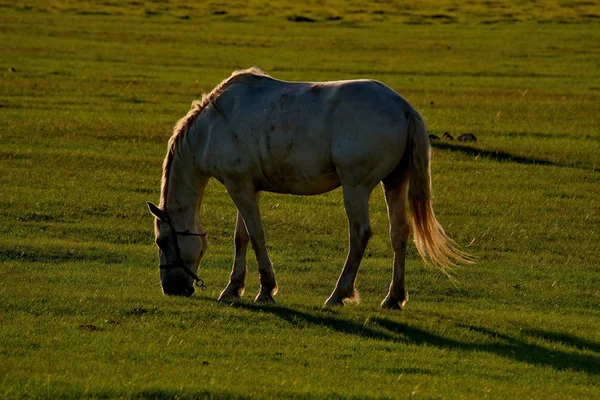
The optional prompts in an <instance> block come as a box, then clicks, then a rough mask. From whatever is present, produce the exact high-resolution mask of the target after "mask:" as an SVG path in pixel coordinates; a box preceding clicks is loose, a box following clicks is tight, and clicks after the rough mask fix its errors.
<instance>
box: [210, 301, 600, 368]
mask: <svg viewBox="0 0 600 400" xmlns="http://www.w3.org/2000/svg"><path fill="white" fill-rule="evenodd" d="M215 301H216V300H215ZM231 306H232V307H235V308H239V309H244V310H248V311H253V312H263V313H269V314H272V315H274V316H276V317H278V318H281V319H282V320H284V321H286V322H288V323H290V324H291V325H293V326H298V327H302V326H307V325H308V326H310V325H313V326H321V327H327V328H329V329H331V330H333V331H336V332H340V333H344V334H347V335H355V336H359V337H362V338H367V339H374V340H380V341H385V342H394V343H407V344H415V345H419V346H423V345H425V346H432V347H437V348H440V349H448V350H461V351H465V350H467V351H474V352H475V351H476V352H486V353H490V354H495V355H498V356H500V357H504V358H508V359H511V360H515V361H520V362H524V363H527V364H532V365H541V366H548V367H551V368H553V369H555V370H559V371H564V370H572V371H581V372H585V373H587V374H590V375H600V343H596V342H593V341H589V340H586V339H582V338H579V337H576V336H573V335H569V334H564V333H557V332H546V331H543V330H524V331H521V337H515V336H511V335H508V334H504V333H501V332H497V331H495V330H492V329H488V328H484V327H480V326H475V325H465V324H456V325H455V326H456V328H458V329H467V330H470V331H473V332H477V333H479V334H481V335H483V336H484V337H485V340H484V341H479V342H475V343H474V342H471V341H461V340H458V339H454V338H448V337H444V336H442V335H439V334H436V333H432V332H428V331H426V330H424V329H421V328H419V327H416V326H413V325H411V324H409V323H406V322H399V321H395V320H393V319H391V318H387V317H380V316H377V317H370V318H367V320H366V321H365V322H364V323H359V322H355V321H352V320H349V319H346V318H343V317H341V316H339V313H338V312H337V311H335V310H329V309H321V310H319V311H315V313H310V312H306V311H302V310H298V309H294V308H290V307H286V306H282V305H279V304H276V305H263V304H254V303H246V302H243V301H239V302H234V303H232V304H231ZM540 339H541V340H544V341H546V342H550V343H552V345H553V346H554V347H557V346H556V345H560V347H569V348H571V349H569V350H570V351H569V350H562V349H558V348H552V349H549V348H547V347H544V346H541V345H539V344H536V343H533V341H535V340H540ZM574 350H579V351H584V350H587V351H588V352H590V351H591V352H592V353H594V354H577V353H575V352H574Z"/></svg>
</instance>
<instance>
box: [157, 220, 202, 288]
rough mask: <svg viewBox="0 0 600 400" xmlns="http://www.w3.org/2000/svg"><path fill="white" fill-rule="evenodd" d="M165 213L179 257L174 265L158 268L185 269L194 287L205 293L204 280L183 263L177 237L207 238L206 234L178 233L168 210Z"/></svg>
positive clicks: (164, 265)
mask: <svg viewBox="0 0 600 400" xmlns="http://www.w3.org/2000/svg"><path fill="white" fill-rule="evenodd" d="M164 213H165V215H166V216H167V221H168V222H169V228H171V232H172V235H173V236H174V237H173V239H174V242H175V256H176V257H177V259H176V260H175V262H173V263H170V264H160V265H159V266H158V267H159V268H160V269H177V268H181V269H183V270H184V271H185V272H187V273H188V275H190V276H191V277H192V278H193V279H194V285H196V287H198V288H200V289H201V290H202V291H205V290H206V285H205V284H204V279H202V278H200V277H198V275H196V274H195V273H194V272H193V271H192V270H191V269H189V268H188V267H187V266H186V265H185V262H184V261H183V257H181V250H180V249H179V243H178V242H177V236H200V237H206V232H200V233H195V232H190V230H189V229H188V230H186V231H176V230H175V227H173V224H172V223H171V218H170V217H169V214H168V213H167V210H166V209H165V210H164Z"/></svg>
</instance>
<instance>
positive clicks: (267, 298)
mask: <svg viewBox="0 0 600 400" xmlns="http://www.w3.org/2000/svg"><path fill="white" fill-rule="evenodd" d="M254 302H255V303H275V299H274V298H273V295H271V294H270V293H268V294H265V293H259V294H258V296H256V299H254Z"/></svg>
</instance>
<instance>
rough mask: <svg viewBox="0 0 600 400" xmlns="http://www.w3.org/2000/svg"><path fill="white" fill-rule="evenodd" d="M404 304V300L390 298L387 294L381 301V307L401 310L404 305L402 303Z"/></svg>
mask: <svg viewBox="0 0 600 400" xmlns="http://www.w3.org/2000/svg"><path fill="white" fill-rule="evenodd" d="M405 304H406V300H402V301H399V300H396V299H392V298H391V297H390V296H387V297H386V298H385V299H384V300H383V301H382V302H381V308H385V309H388V310H402V308H403V307H404V305H405Z"/></svg>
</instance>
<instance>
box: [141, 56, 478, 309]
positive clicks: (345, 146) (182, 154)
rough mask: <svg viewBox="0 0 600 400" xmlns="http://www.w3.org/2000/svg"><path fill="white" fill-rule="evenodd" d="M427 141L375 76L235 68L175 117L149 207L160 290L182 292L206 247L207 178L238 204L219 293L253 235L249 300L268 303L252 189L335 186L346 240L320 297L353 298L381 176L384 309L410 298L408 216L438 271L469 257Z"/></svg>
mask: <svg viewBox="0 0 600 400" xmlns="http://www.w3.org/2000/svg"><path fill="white" fill-rule="evenodd" d="M429 159H430V149H429V139H428V136H427V131H426V129H425V125H424V123H423V120H422V119H421V116H420V115H419V113H418V112H417V111H416V110H415V109H414V108H413V107H412V106H411V105H410V104H409V103H408V102H407V101H406V100H404V99H403V98H402V97H401V96H400V95H399V94H397V93H396V92H395V91H393V90H392V89H390V88H389V87H388V86H386V85H384V84H382V83H380V82H377V81H373V80H350V81H335V82H312V83H311V82H285V81H281V80H277V79H274V78H272V77H270V76H269V75H267V74H266V73H265V72H263V71H262V70H260V69H258V68H250V69H247V70H242V71H236V72H234V73H233V74H232V75H231V76H230V77H229V78H227V79H225V80H224V81H223V82H221V84H219V85H218V86H217V87H216V88H215V89H214V90H213V91H212V92H211V93H210V94H208V95H205V96H204V97H203V98H202V100H201V101H195V102H194V103H193V104H192V107H191V110H190V111H189V112H188V114H187V115H186V116H185V117H184V118H182V119H181V120H180V121H179V122H178V123H177V124H176V126H175V128H174V132H173V135H172V136H171V138H170V140H169V144H168V151H167V156H166V158H165V161H164V163H163V176H162V185H161V196H160V205H159V206H156V205H154V204H152V203H148V206H149V208H150V211H151V213H152V214H153V215H154V216H155V217H156V218H155V225H154V228H155V229H154V230H155V234H156V244H157V245H158V248H159V258H160V278H161V285H162V288H163V291H164V293H165V294H170V295H191V294H192V293H193V292H194V287H193V284H194V280H196V281H197V282H196V283H198V282H201V279H200V278H198V276H197V275H196V274H197V271H198V265H199V262H200V259H201V258H202V256H203V255H204V253H205V251H206V247H207V240H206V233H205V232H204V230H203V228H202V226H201V224H200V215H199V211H198V210H199V207H200V204H201V202H202V197H203V195H204V189H205V187H206V184H207V182H208V180H209V179H210V178H211V177H214V178H216V179H217V180H219V182H221V183H222V184H223V185H224V186H225V187H226V188H227V191H228V193H229V195H230V196H231V199H232V200H233V202H234V203H235V205H236V207H237V210H238V214H237V223H236V227H235V259H234V261H233V268H232V271H231V276H230V279H229V283H228V284H227V286H226V287H225V289H224V290H223V291H222V292H221V295H220V297H219V299H220V300H227V301H229V300H233V299H237V298H240V297H241V296H242V294H243V292H244V285H245V278H246V272H247V265H246V250H247V248H248V243H249V242H251V243H252V247H253V248H254V252H255V254H256V259H257V261H258V268H259V273H260V292H259V293H258V295H257V296H256V301H258V302H273V301H274V300H273V296H274V295H275V294H276V293H277V282H276V280H275V273H274V271H273V266H272V264H271V260H270V259H269V254H268V253H267V248H266V245H265V236H264V233H263V228H262V222H261V217H260V210H259V206H258V198H259V193H260V192H261V191H269V192H275V193H289V194H294V195H316V194H320V193H325V192H328V191H330V190H333V189H335V188H337V187H339V186H342V189H343V197H344V207H345V209H346V214H347V217H348V230H349V240H350V249H349V252H348V256H347V258H346V262H345V264H344V268H343V270H342V273H341V275H340V277H339V279H338V280H337V283H336V285H335V289H334V290H333V293H332V294H331V296H329V298H328V299H327V301H326V305H342V304H343V302H344V301H346V300H353V299H356V298H357V292H356V290H355V288H354V282H355V279H356V274H357V272H358V267H359V264H360V262H361V260H362V258H363V254H364V252H365V247H366V246H367V242H368V241H369V238H370V236H371V225H370V221H369V197H370V195H371V192H372V191H373V189H374V188H375V186H377V184H378V183H380V182H381V183H382V185H383V190H384V192H385V199H386V202H387V209H388V214H389V220H390V238H391V242H392V248H393V251H394V261H393V275H392V281H391V284H390V287H389V292H388V294H387V297H386V298H385V300H383V302H382V304H381V305H382V307H384V308H395V309H400V308H402V306H403V305H404V304H405V302H406V301H407V299H408V294H407V291H406V288H405V282H404V265H405V255H406V244H407V241H408V237H409V231H410V229H409V223H408V217H407V211H406V205H407V201H408V202H409V204H410V208H411V211H412V212H411V222H412V228H413V232H414V239H415V244H416V248H417V250H418V251H419V253H420V254H421V256H423V257H424V258H425V257H427V259H429V260H430V261H431V262H432V263H433V264H434V265H436V266H438V267H441V268H442V269H444V268H446V267H450V266H452V265H455V264H456V263H458V262H465V261H468V259H467V256H466V255H465V254H464V253H462V252H461V251H460V250H458V249H457V248H456V246H455V245H454V243H453V242H452V240H450V239H449V238H448V237H447V236H446V234H445V233H444V230H443V229H442V227H441V226H440V224H439V223H438V221H437V220H436V218H435V215H434V213H433V209H432V207H431V196H432V192H431V176H430V167H429Z"/></svg>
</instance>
